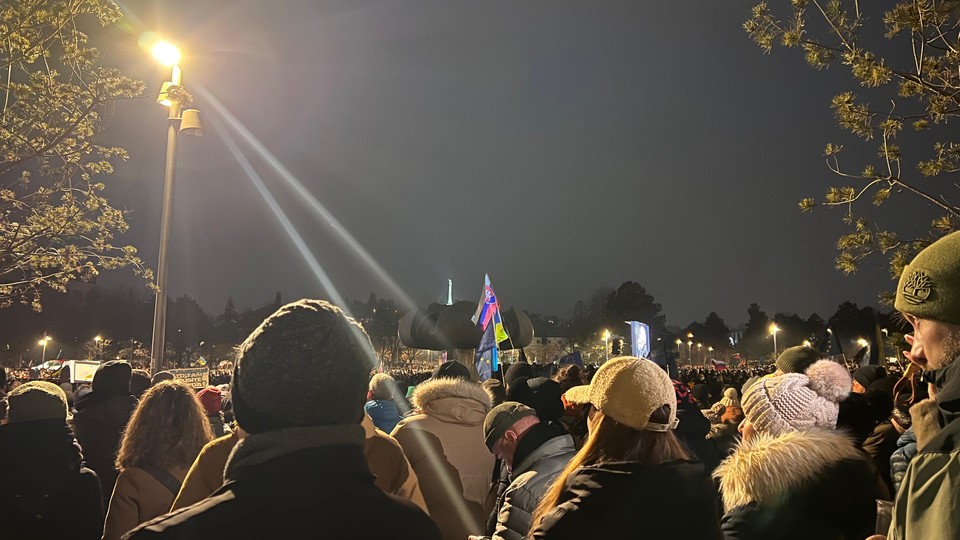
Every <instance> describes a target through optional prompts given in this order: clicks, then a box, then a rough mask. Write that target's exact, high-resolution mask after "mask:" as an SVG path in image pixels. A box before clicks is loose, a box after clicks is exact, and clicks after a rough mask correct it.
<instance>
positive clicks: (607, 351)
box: [603, 330, 610, 361]
mask: <svg viewBox="0 0 960 540" xmlns="http://www.w3.org/2000/svg"><path fill="white" fill-rule="evenodd" d="M609 344H610V331H609V330H604V331H603V359H604V361H606V360H609V359H610V347H609Z"/></svg>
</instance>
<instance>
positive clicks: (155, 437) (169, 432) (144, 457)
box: [116, 381, 213, 471]
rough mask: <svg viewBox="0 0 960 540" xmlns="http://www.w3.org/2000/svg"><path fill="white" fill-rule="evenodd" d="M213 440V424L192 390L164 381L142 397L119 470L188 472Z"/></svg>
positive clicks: (129, 426)
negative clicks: (176, 468) (153, 469)
mask: <svg viewBox="0 0 960 540" xmlns="http://www.w3.org/2000/svg"><path fill="white" fill-rule="evenodd" d="M212 438H213V433H212V432H211V430H210V421H209V420H207V415H206V414H205V413H204V410H203V406H202V405H200V400H198V399H197V395H196V394H194V393H193V389H191V388H190V387H189V386H187V385H185V384H183V383H181V382H177V381H164V382H161V383H159V384H157V385H156V386H153V387H151V388H150V389H149V390H147V391H146V393H144V394H143V397H142V398H141V399H140V404H139V405H137V408H136V410H134V411H133V415H132V416H131V417H130V421H129V422H127V427H126V429H124V432H123V441H122V442H121V443H120V451H119V452H118V453H117V461H116V465H117V469H118V470H121V471H122V470H123V469H126V468H129V467H139V468H146V467H156V468H159V469H172V468H174V467H185V468H186V467H189V466H190V465H191V464H192V463H193V460H194V459H196V458H197V455H198V454H200V450H201V449H202V448H203V445H205V444H207V443H208V442H210V440H211V439H212Z"/></svg>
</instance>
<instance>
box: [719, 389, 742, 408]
mask: <svg viewBox="0 0 960 540" xmlns="http://www.w3.org/2000/svg"><path fill="white" fill-rule="evenodd" d="M720 403H723V404H724V405H725V406H727V407H739V406H740V395H739V394H737V389H736V388H733V387H730V388H727V389H726V390H724V391H723V398H722V399H721V400H720Z"/></svg>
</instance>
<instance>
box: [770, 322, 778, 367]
mask: <svg viewBox="0 0 960 540" xmlns="http://www.w3.org/2000/svg"><path fill="white" fill-rule="evenodd" d="M779 331H780V327H779V326H777V323H770V334H771V335H772V336H773V359H774V360H776V359H777V332H779Z"/></svg>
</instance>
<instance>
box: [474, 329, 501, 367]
mask: <svg viewBox="0 0 960 540" xmlns="http://www.w3.org/2000/svg"><path fill="white" fill-rule="evenodd" d="M476 364H477V374H478V375H480V381H485V380H487V379H489V378H490V377H492V376H493V372H495V371H496V370H497V369H498V367H499V355H498V354H497V337H496V330H495V329H494V325H492V324H489V325H487V329H486V330H484V331H483V336H482V337H481V338H480V344H479V345H477V357H476Z"/></svg>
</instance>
